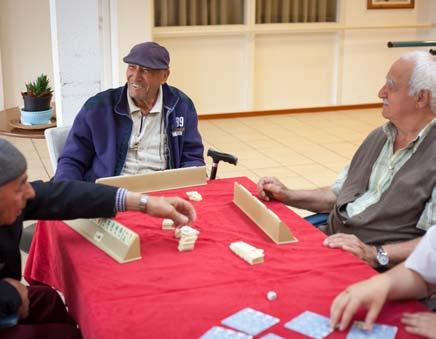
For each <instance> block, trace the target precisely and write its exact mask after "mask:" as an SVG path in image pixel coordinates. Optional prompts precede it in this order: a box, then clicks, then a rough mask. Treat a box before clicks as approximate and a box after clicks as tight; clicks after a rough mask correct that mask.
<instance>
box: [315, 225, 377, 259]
mask: <svg viewBox="0 0 436 339" xmlns="http://www.w3.org/2000/svg"><path fill="white" fill-rule="evenodd" d="M323 245H324V246H327V247H330V248H340V249H342V250H344V251H347V252H350V253H352V254H354V255H355V256H356V257H358V258H360V259H362V260H364V261H366V262H367V263H368V264H370V265H371V266H373V267H375V266H376V265H377V261H376V256H377V250H376V248H375V246H371V245H366V244H365V243H363V242H362V241H361V240H359V238H358V237H356V236H355V235H354V234H345V233H336V234H333V235H331V236H329V237H327V238H326V239H325V240H324V242H323Z"/></svg>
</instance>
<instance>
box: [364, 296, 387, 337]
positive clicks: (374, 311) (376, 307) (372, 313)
mask: <svg viewBox="0 0 436 339" xmlns="http://www.w3.org/2000/svg"><path fill="white" fill-rule="evenodd" d="M382 306H383V303H373V304H371V306H370V307H369V310H368V313H367V314H366V317H365V327H366V330H368V331H371V330H372V326H373V325H374V322H375V320H376V319H377V317H378V315H379V314H380V311H381V308H382Z"/></svg>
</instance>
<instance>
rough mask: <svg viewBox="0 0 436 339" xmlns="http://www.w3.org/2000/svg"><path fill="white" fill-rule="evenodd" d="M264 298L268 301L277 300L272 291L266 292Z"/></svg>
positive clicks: (275, 294)
mask: <svg viewBox="0 0 436 339" xmlns="http://www.w3.org/2000/svg"><path fill="white" fill-rule="evenodd" d="M266 298H267V299H268V300H269V301H273V300H276V299H277V293H276V292H274V291H268V293H267V294H266Z"/></svg>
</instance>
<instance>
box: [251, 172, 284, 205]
mask: <svg viewBox="0 0 436 339" xmlns="http://www.w3.org/2000/svg"><path fill="white" fill-rule="evenodd" d="M288 191H289V189H288V188H287V187H286V186H285V185H284V184H282V183H281V182H280V181H279V180H278V179H277V178H275V177H263V178H261V179H260V180H259V182H258V183H257V193H258V195H259V197H260V198H261V199H263V200H266V201H270V200H271V199H276V200H278V201H281V202H285V201H286V200H287V199H288V194H287V192H288Z"/></svg>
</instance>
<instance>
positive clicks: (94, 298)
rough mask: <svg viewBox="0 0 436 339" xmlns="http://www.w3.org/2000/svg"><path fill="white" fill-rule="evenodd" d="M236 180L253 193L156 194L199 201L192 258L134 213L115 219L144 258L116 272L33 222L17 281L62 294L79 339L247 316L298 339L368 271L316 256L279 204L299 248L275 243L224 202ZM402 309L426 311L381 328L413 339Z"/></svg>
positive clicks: (203, 189) (50, 227) (65, 235)
mask: <svg viewBox="0 0 436 339" xmlns="http://www.w3.org/2000/svg"><path fill="white" fill-rule="evenodd" d="M234 181H238V182H239V183H241V184H243V185H244V186H245V187H246V188H248V189H249V190H250V191H251V192H255V184H254V183H253V182H251V181H250V180H249V179H247V178H244V177H242V178H232V179H221V180H214V181H209V183H208V185H206V186H198V187H189V188H187V189H178V190H172V191H165V192H161V193H159V194H158V195H164V196H171V195H175V194H177V195H180V196H186V195H185V192H186V191H192V190H197V191H198V192H199V193H200V194H201V195H202V196H203V201H200V202H195V203H194V205H195V207H196V209H197V213H198V220H197V221H196V222H195V224H194V225H193V226H194V227H196V228H197V229H199V230H200V232H201V233H200V237H199V239H198V240H197V243H196V245H195V249H194V251H192V252H182V253H180V252H178V250H177V240H176V239H175V238H174V235H173V232H171V231H164V230H162V229H161V222H162V220H161V219H156V218H151V217H148V216H144V215H142V214H139V213H136V212H127V213H119V214H118V215H117V217H116V220H118V221H120V222H121V223H123V224H124V225H127V226H129V227H131V228H132V229H133V230H134V231H135V232H137V233H138V234H139V235H140V238H141V254H142V257H143V258H142V260H140V261H136V262H131V263H128V264H118V263H116V262H115V261H114V260H113V259H112V258H110V257H109V256H107V255H106V254H105V253H104V252H102V251H100V250H99V249H98V248H96V247H95V246H94V245H92V244H91V243H89V242H88V241H86V240H85V239H84V238H82V237H81V236H80V235H79V234H77V233H75V232H74V231H73V230H71V229H70V228H69V227H67V226H66V225H65V224H64V223H62V222H59V221H40V222H39V223H38V225H37V228H36V233H35V236H34V239H33V243H32V248H31V250H30V253H29V257H28V260H27V266H26V269H25V277H26V279H27V280H28V281H34V280H37V281H42V282H44V283H46V284H49V285H51V286H54V287H55V288H57V289H58V290H60V291H62V292H63V293H64V294H65V300H66V303H67V304H68V306H69V309H70V311H71V313H72V315H73V316H74V318H75V319H76V320H77V321H78V323H79V324H80V327H81V330H82V333H83V335H84V338H98V339H100V338H104V339H111V338H129V339H134V338H198V337H199V336H200V335H202V334H203V333H204V332H206V331H207V330H208V329H209V328H211V327H212V326H214V325H219V324H220V322H221V320H223V319H224V318H226V317H227V316H229V315H231V314H233V313H235V312H237V311H239V310H240V309H242V308H245V307H252V308H254V309H257V310H260V311H262V312H266V313H268V314H271V315H273V316H276V317H279V318H280V319H281V321H280V323H279V324H277V325H275V326H274V327H272V328H271V329H270V330H268V331H266V332H264V333H262V334H265V333H269V332H273V333H276V334H278V335H281V336H283V337H285V338H305V337H304V336H301V335H299V334H297V333H295V332H292V331H289V330H287V329H285V328H284V327H283V325H284V324H285V323H286V322H287V321H288V320H290V319H292V318H294V317H295V316H297V315H298V314H300V313H301V312H303V311H305V310H311V311H314V312H317V313H321V314H323V315H326V316H328V314H329V308H330V303H331V301H332V300H333V298H334V296H335V295H336V294H337V293H338V292H339V291H341V290H342V289H344V288H345V287H346V286H348V285H349V284H351V283H354V282H357V281H360V280H362V279H365V278H368V277H370V276H372V275H374V274H376V272H375V271H374V270H373V269H372V268H370V267H369V266H368V265H367V264H365V263H364V262H362V261H360V260H359V259H357V258H356V257H354V256H353V255H351V254H349V253H346V252H342V251H341V250H333V249H328V248H326V247H324V246H323V245H322V241H323V239H324V238H325V235H324V234H323V233H321V232H320V231H319V230H317V229H315V228H314V227H313V226H312V225H310V224H308V223H307V222H306V221H305V220H303V219H301V218H300V217H298V216H297V215H296V214H295V213H293V212H292V211H291V210H290V209H288V208H287V207H286V206H284V205H283V204H281V203H278V202H268V203H267V205H268V207H269V208H270V209H272V210H273V211H274V212H276V213H277V214H278V215H279V217H281V218H282V219H283V220H284V221H285V222H286V223H287V224H288V225H289V226H290V227H291V229H292V231H293V233H294V235H295V236H296V237H297V238H298V239H299V242H297V243H294V244H288V245H275V244H273V243H272V241H271V240H270V239H269V238H268V237H267V236H266V235H265V234H264V233H263V232H262V231H261V230H260V229H258V228H257V227H256V226H255V225H254V224H253V223H252V222H251V221H250V220H249V219H248V217H246V216H245V215H244V214H243V213H242V212H241V211H240V210H239V209H238V208H237V207H236V206H235V205H234V204H233V203H232V197H233V182H234ZM238 240H243V241H246V242H248V243H249V244H251V245H253V246H256V247H258V248H263V249H264V250H265V262H264V263H263V264H259V265H254V266H250V265H248V264H247V263H246V262H244V261H242V260H241V259H240V258H239V257H237V256H236V255H235V254H233V253H232V252H231V251H230V250H229V248H228V245H229V243H230V242H233V241H238ZM270 290H274V291H275V292H277V295H278V298H277V299H276V300H275V301H268V300H267V299H266V293H267V292H268V291H270ZM406 310H407V311H418V310H420V311H421V310H425V307H424V306H422V305H421V304H419V303H418V302H415V301H409V302H401V303H400V302H390V303H388V304H387V305H386V306H385V309H384V312H383V313H382V315H381V316H380V318H379V322H382V323H386V324H392V325H396V326H398V327H399V333H398V335H397V338H409V337H410V338H413V336H410V335H408V334H407V333H406V332H405V331H404V329H403V327H402V326H401V324H400V318H401V314H402V313H403V312H404V311H406ZM359 316H360V318H362V314H360V315H359ZM345 335H346V333H334V334H332V335H331V336H329V338H345ZM259 337H260V336H259Z"/></svg>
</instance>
